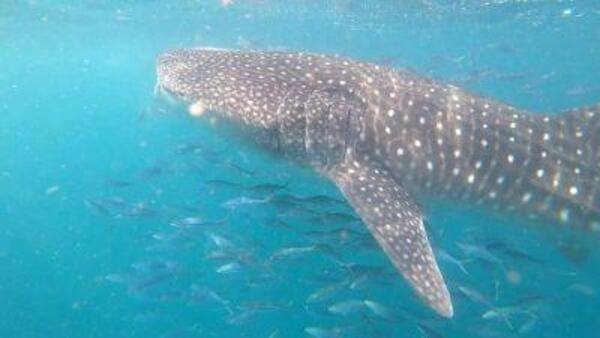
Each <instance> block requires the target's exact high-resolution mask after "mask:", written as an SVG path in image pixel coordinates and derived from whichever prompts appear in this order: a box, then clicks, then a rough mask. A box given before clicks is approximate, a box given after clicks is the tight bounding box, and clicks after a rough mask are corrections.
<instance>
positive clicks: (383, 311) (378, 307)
mask: <svg viewBox="0 0 600 338" xmlns="http://www.w3.org/2000/svg"><path fill="white" fill-rule="evenodd" d="M363 304H365V306H366V307H367V308H368V309H369V310H370V311H371V312H372V313H373V314H374V315H376V316H378V317H381V318H383V319H387V320H394V319H396V316H395V315H394V313H393V312H392V311H391V310H390V309H389V308H387V307H386V306H384V305H382V304H380V303H378V302H376V301H373V300H370V299H365V300H363Z"/></svg>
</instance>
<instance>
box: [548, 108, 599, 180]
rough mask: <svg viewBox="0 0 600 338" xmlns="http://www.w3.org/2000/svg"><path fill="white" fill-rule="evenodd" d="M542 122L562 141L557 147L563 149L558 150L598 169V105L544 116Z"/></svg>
mask: <svg viewBox="0 0 600 338" xmlns="http://www.w3.org/2000/svg"><path fill="white" fill-rule="evenodd" d="M544 121H545V122H546V123H549V124H550V125H551V126H550V130H552V131H553V134H555V135H558V137H559V138H561V139H562V140H563V142H560V144H559V145H558V146H560V147H564V149H558V150H562V151H564V152H567V153H574V154H577V155H579V156H583V157H584V159H583V160H584V161H585V162H587V163H589V164H590V165H591V166H592V167H595V168H597V169H598V168H600V104H596V105H591V106H586V107H583V108H577V109H571V110H568V111H566V112H563V113H560V114H557V115H551V116H546V117H545V118H544Z"/></svg>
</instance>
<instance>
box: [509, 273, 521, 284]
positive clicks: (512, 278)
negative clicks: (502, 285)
mask: <svg viewBox="0 0 600 338" xmlns="http://www.w3.org/2000/svg"><path fill="white" fill-rule="evenodd" d="M506 280H508V282H509V283H511V284H515V285H516V284H520V283H521V281H522V280H523V277H522V276H521V273H520V272H519V271H517V270H508V271H507V272H506Z"/></svg>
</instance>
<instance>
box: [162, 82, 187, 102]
mask: <svg viewBox="0 0 600 338" xmlns="http://www.w3.org/2000/svg"><path fill="white" fill-rule="evenodd" d="M154 96H155V97H157V98H160V99H164V100H165V101H167V102H169V103H170V104H172V105H177V104H181V103H182V102H187V101H188V100H187V99H186V97H185V94H184V93H183V92H179V91H176V90H173V89H170V88H168V87H165V86H164V85H163V84H162V83H161V81H160V79H159V80H157V81H156V84H155V85H154Z"/></svg>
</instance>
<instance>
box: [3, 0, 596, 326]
mask: <svg viewBox="0 0 600 338" xmlns="http://www.w3.org/2000/svg"><path fill="white" fill-rule="evenodd" d="M191 46H214V47H222V48H236V49H257V50H292V51H310V52H320V53H334V54H341V55H345V56H349V57H353V58H357V59H362V60H367V61H371V62H375V63H378V64H381V65H385V66H389V67H397V68H407V69H411V70H412V71H414V72H416V73H418V74H421V75H424V76H428V77H433V78H436V79H439V80H441V81H445V82H450V83H454V84H456V85H459V86H462V87H465V88H468V89H469V90H470V91H473V92H475V93H478V94H480V95H485V96H489V97H492V98H494V99H497V100H501V101H504V102H506V103H508V104H511V105H514V106H517V107H520V108H523V109H526V110H530V111H533V112H560V111H562V110H565V109H568V108H572V107H579V106H583V105H589V104H593V103H596V102H598V101H600V76H599V75H600V4H599V3H598V2H596V1H535V0H530V1H526V0H512V1H510V0H496V1H494V0H490V1H479V0H477V1H441V0H439V1H436V0H429V1H426V0H421V1H353V0H346V1H344V0H339V1H333V0H332V1H301V0H290V1H275V0H264V1H261V0H245V1H243V0H237V1H235V0H233V1H231V0H230V1H217V0H214V1H213V0H202V1H201V0H196V1H192V0H190V1H184V0H180V1H151V0H147V1H141V0H140V1H133V0H130V1H101V0H98V1H91V0H84V1H67V0H53V1H51V0H46V1H44V0H31V1H17V0H3V1H1V2H0V337H269V338H276V337H539V336H543V337H599V336H600V331H599V330H598V328H597V323H599V322H600V294H599V292H600V277H598V276H600V257H599V256H600V255H599V254H598V251H600V250H599V249H598V248H596V247H594V245H593V243H592V245H590V244H589V243H588V242H587V241H583V240H581V237H583V236H581V235H580V234H572V233H567V232H566V231H563V232H564V233H561V230H559V229H557V228H555V227H551V226H548V227H543V226H542V227H539V228H533V227H527V226H520V225H519V223H518V222H519V221H518V220H513V219H503V218H502V217H496V216H492V215H489V214H487V213H484V212H478V211H477V210H469V209H466V210H462V209H461V210H456V209H453V208H447V207H444V206H440V207H439V208H432V210H427V211H428V216H429V218H428V223H429V225H430V229H429V231H430V237H431V238H432V241H433V245H434V249H435V251H436V255H437V257H438V261H439V264H440V267H441V269H442V271H443V273H444V276H445V279H446V281H447V283H448V284H449V287H450V289H451V293H452V297H453V301H454V306H455V316H454V318H452V319H450V320H448V319H442V318H439V317H437V316H436V315H435V314H434V313H433V312H432V311H430V310H429V309H427V308H426V306H424V305H423V304H421V303H420V302H419V300H418V299H416V297H415V296H414V295H413V294H412V292H411V291H410V289H409V287H408V285H407V284H406V283H405V282H404V281H403V280H402V278H401V277H400V275H399V274H397V273H396V272H395V270H394V269H393V267H392V266H391V264H390V263H389V262H388V260H387V258H386V257H385V255H384V254H383V253H382V252H381V251H380V250H379V249H378V248H377V245H376V243H375V242H374V240H372V239H371V237H370V235H369V234H368V233H367V232H366V229H364V226H363V225H362V224H361V222H360V221H359V220H358V219H357V218H356V215H355V214H354V212H353V211H352V210H351V209H350V208H349V206H348V205H347V204H346V203H345V202H344V201H343V199H342V197H341V195H340V194H339V193H338V192H337V190H336V189H335V187H334V186H333V185H332V184H331V183H328V182H327V181H326V180H325V179H323V178H320V177H319V176H318V175H317V174H315V173H314V172H312V171H311V170H308V169H307V168H303V167H300V166H298V165H296V164H293V163H288V162H285V161H283V160H282V159H279V158H276V157H273V156H272V155H270V154H268V153H265V152H264V151H262V150H261V149H259V148H257V147H254V146H252V145H251V144H249V142H247V140H244V139H243V138H242V137H239V136H238V135H235V133H233V132H232V131H228V130H215V129H214V128H213V127H212V126H211V125H210V124H209V123H207V121H205V120H202V119H200V120H196V119H192V118H191V117H189V116H188V115H187V113H186V108H185V107H181V106H174V105H172V104H168V103H166V102H164V100H161V99H160V98H158V97H156V96H155V94H154V85H155V69H154V67H155V59H156V56H157V55H158V54H159V53H161V52H162V51H165V50H167V49H171V48H176V47H191ZM584 236H585V235H584ZM596 239H597V238H596Z"/></svg>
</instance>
